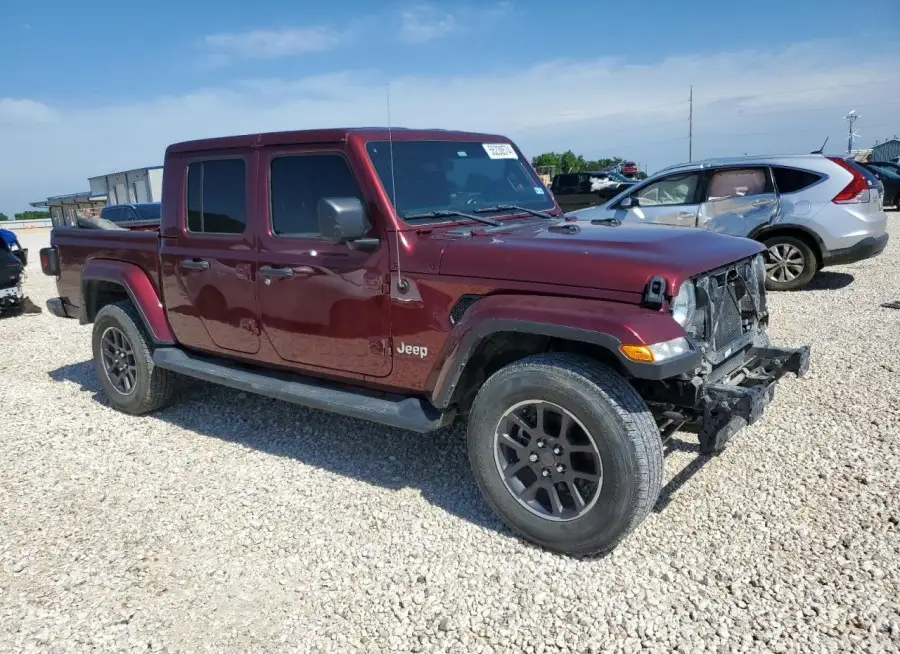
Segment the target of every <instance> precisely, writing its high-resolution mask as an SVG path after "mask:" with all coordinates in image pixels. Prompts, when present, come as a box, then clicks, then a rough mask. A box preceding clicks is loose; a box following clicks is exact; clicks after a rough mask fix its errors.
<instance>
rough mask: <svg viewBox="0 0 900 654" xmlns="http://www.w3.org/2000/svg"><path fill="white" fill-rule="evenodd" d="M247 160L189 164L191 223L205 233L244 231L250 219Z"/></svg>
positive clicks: (195, 229)
mask: <svg viewBox="0 0 900 654" xmlns="http://www.w3.org/2000/svg"><path fill="white" fill-rule="evenodd" d="M245 178H246V167H245V165H244V160H243V159H211V160H209V161H195V162H194V163H192V164H190V165H189V166H188V181H187V187H188V188H187V226H188V229H189V230H190V231H192V232H202V233H205V234H243V233H244V227H245V226H246V224H247V219H246V192H247V191H246V185H245Z"/></svg>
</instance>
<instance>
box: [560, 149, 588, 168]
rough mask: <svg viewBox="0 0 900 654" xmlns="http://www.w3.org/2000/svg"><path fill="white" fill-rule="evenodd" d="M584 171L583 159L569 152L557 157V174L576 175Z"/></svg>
mask: <svg viewBox="0 0 900 654" xmlns="http://www.w3.org/2000/svg"><path fill="white" fill-rule="evenodd" d="M581 170H584V157H582V156H581V155H580V154H575V153H574V152H572V151H571V150H566V151H565V152H563V153H562V154H561V155H559V172H561V173H577V172H579V171H581Z"/></svg>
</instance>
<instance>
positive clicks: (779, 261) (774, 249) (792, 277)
mask: <svg viewBox="0 0 900 654" xmlns="http://www.w3.org/2000/svg"><path fill="white" fill-rule="evenodd" d="M763 243H764V244H765V246H766V255H765V256H766V288H767V289H768V290H770V291H793V290H796V289H798V288H802V287H804V286H806V285H807V284H808V283H809V281H810V280H811V279H812V278H813V275H815V274H816V270H817V267H818V264H817V262H816V255H815V253H814V252H813V251H812V248H810V247H809V245H807V244H806V243H804V242H803V241H801V240H800V239H798V238H795V237H793V236H773V237H772V238H770V239H767V240H765V241H764V242H763Z"/></svg>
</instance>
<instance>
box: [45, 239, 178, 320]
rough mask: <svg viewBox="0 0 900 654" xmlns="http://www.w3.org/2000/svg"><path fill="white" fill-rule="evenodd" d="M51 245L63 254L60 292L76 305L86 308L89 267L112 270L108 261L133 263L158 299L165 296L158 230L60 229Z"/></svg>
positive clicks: (59, 281) (64, 297)
mask: <svg viewBox="0 0 900 654" xmlns="http://www.w3.org/2000/svg"><path fill="white" fill-rule="evenodd" d="M50 244H51V245H53V246H55V247H56V248H57V250H58V252H59V273H60V274H59V277H58V278H57V280H56V288H57V291H58V292H59V296H60V297H61V298H62V299H63V300H64V301H65V302H66V303H68V304H70V305H72V306H75V307H78V308H79V309H80V308H81V307H82V304H83V301H84V300H83V298H82V292H81V282H82V279H83V277H84V273H85V268H86V266H89V265H91V266H92V267H96V266H98V265H102V266H104V267H107V268H108V267H109V264H108V263H107V262H110V263H114V262H120V263H124V264H130V265H131V266H133V267H136V268H138V269H140V270H141V271H143V273H145V275H146V277H147V279H148V280H149V287H150V289H152V291H153V293H154V294H155V295H156V298H157V299H159V298H161V297H162V296H161V291H160V287H159V257H158V254H157V251H158V247H159V236H158V235H157V233H156V232H155V231H142V230H135V231H132V230H121V231H119V230H109V231H106V230H102V229H80V228H75V227H56V228H54V229H53V231H52V232H51V233H50ZM120 268H121V266H120Z"/></svg>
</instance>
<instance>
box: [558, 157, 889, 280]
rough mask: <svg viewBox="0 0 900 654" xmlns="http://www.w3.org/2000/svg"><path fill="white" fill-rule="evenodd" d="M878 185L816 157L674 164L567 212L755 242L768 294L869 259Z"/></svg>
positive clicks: (881, 238) (878, 217)
mask: <svg viewBox="0 0 900 654" xmlns="http://www.w3.org/2000/svg"><path fill="white" fill-rule="evenodd" d="M881 189H882V186H881V185H880V184H879V183H878V180H877V179H875V178H874V176H872V174H871V173H870V172H869V171H867V170H865V168H863V167H862V166H859V165H858V164H856V163H855V162H853V161H852V160H848V159H846V158H844V157H827V156H824V155H820V154H809V155H786V156H775V157H738V158H731V159H711V160H707V161H695V162H692V163H687V164H681V165H678V166H672V167H670V168H666V169H664V170H661V171H660V172H658V173H656V174H655V175H653V176H652V177H650V178H648V179H646V180H644V181H643V182H641V183H640V184H637V185H635V186H633V187H631V188H630V189H628V190H626V191H624V192H622V193H620V194H619V195H617V196H616V197H614V198H612V199H611V200H610V201H609V202H607V203H605V204H603V205H601V206H597V207H589V208H586V209H580V210H578V211H573V212H571V214H570V215H575V216H578V217H579V218H582V219H598V218H617V219H619V220H623V221H625V220H627V221H644V222H652V223H661V224H665V225H678V226H685V227H702V228H705V229H709V230H712V231H715V232H722V233H725V234H731V235H733V236H744V237H748V238H752V239H755V240H757V241H760V242H762V243H763V244H765V245H766V247H767V248H768V252H767V254H766V259H767V260H766V271H767V287H768V288H769V289H770V290H794V289H797V288H800V287H802V286H805V285H806V284H807V283H808V282H809V280H810V279H812V277H813V275H815V274H816V272H818V271H819V270H821V269H822V268H825V267H826V266H834V265H839V264H846V263H853V262H854V261H860V260H862V259H867V258H869V257H874V256H876V255H877V254H879V253H880V252H881V251H882V250H884V248H885V246H886V245H887V242H888V235H887V231H886V226H887V216H886V215H885V213H884V210H883V208H882V202H883V197H882V190H881Z"/></svg>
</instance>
